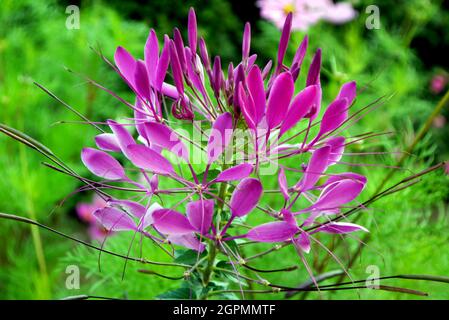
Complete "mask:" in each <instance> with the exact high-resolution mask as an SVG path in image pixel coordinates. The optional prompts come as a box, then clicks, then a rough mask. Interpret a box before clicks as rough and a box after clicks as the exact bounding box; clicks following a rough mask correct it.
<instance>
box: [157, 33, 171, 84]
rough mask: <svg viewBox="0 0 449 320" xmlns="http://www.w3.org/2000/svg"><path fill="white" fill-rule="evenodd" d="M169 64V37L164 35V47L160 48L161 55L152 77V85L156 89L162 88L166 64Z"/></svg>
mask: <svg viewBox="0 0 449 320" xmlns="http://www.w3.org/2000/svg"><path fill="white" fill-rule="evenodd" d="M169 64H170V38H169V37H168V36H167V35H165V36H164V47H163V48H162V52H161V56H160V59H159V62H158V64H157V68H156V75H155V79H154V87H155V88H156V89H157V90H158V91H161V90H162V84H163V83H164V79H165V76H166V75H167V70H168V66H169Z"/></svg>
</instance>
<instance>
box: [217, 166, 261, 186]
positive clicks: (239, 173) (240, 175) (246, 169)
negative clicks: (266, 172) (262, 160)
mask: <svg viewBox="0 0 449 320" xmlns="http://www.w3.org/2000/svg"><path fill="white" fill-rule="evenodd" d="M251 172H253V165H252V164H249V163H242V164H239V165H236V166H235V167H231V168H229V169H226V170H224V171H222V172H220V174H219V175H218V177H217V178H216V179H215V180H214V181H215V182H223V181H233V180H241V179H244V178H246V177H248V176H249V175H250V174H251Z"/></svg>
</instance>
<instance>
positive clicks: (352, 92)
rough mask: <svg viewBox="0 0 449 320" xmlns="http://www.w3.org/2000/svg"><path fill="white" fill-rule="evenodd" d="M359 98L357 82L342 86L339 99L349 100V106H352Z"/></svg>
mask: <svg viewBox="0 0 449 320" xmlns="http://www.w3.org/2000/svg"><path fill="white" fill-rule="evenodd" d="M356 96H357V84H356V82H355V81H351V82H347V83H345V84H344V85H342V86H341V89H340V92H339V93H338V96H337V99H343V98H346V99H347V100H348V106H350V105H352V103H353V102H354V100H355V97H356Z"/></svg>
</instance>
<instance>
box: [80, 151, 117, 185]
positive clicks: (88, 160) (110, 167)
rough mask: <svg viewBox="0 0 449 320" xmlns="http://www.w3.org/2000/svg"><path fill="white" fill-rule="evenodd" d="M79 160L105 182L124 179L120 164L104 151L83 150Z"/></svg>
mask: <svg viewBox="0 0 449 320" xmlns="http://www.w3.org/2000/svg"><path fill="white" fill-rule="evenodd" d="M81 160H82V161H83V163H84V165H85V166H86V167H87V169H89V171H90V172H92V173H93V174H95V175H96V176H99V177H102V178H105V179H107V180H120V179H124V178H126V175H125V170H124V169H123V167H122V165H121V164H120V162H118V161H117V160H116V159H115V158H114V157H112V156H110V155H109V154H107V153H106V152H104V151H100V150H96V149H92V148H84V149H83V151H82V152H81Z"/></svg>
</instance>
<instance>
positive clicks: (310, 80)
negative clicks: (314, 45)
mask: <svg viewBox="0 0 449 320" xmlns="http://www.w3.org/2000/svg"><path fill="white" fill-rule="evenodd" d="M320 71H321V49H318V50H317V51H316V53H315V55H314V56H313V60H312V63H311V64H310V69H309V73H308V74H307V81H306V87H308V86H312V85H314V84H319V83H320Z"/></svg>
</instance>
